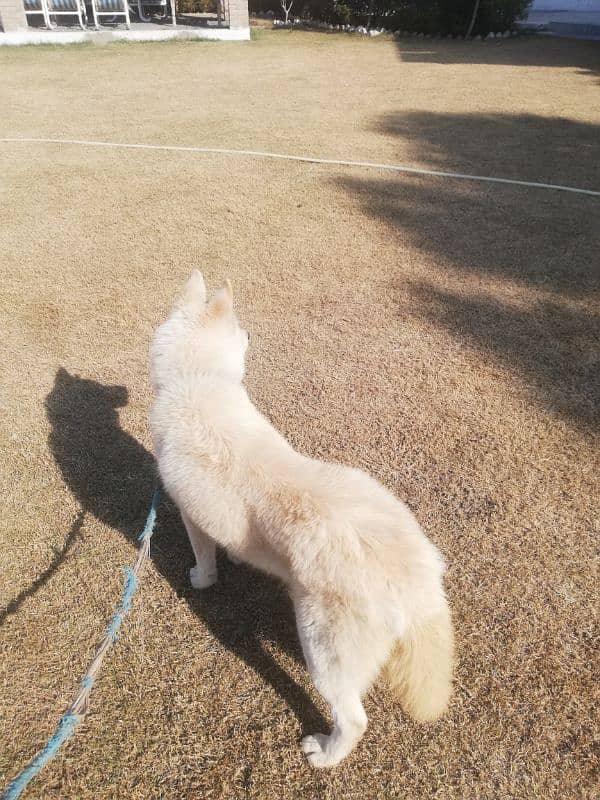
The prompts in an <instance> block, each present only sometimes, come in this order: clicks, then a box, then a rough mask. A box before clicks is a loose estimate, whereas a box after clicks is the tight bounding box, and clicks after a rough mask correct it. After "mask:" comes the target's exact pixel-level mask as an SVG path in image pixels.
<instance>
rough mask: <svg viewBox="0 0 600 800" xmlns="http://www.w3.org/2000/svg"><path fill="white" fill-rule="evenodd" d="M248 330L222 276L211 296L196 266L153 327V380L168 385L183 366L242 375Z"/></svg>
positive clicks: (238, 378)
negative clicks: (164, 316)
mask: <svg viewBox="0 0 600 800" xmlns="http://www.w3.org/2000/svg"><path fill="white" fill-rule="evenodd" d="M248 338H249V337H248V333H247V332H246V331H245V330H243V329H242V328H241V327H240V325H239V323H238V320H237V318H236V316H235V314H234V311H233V292H232V290H231V284H230V283H229V281H227V282H226V284H225V286H224V287H223V288H222V289H219V290H218V291H217V292H216V293H215V294H214V295H213V297H211V299H210V300H208V299H207V295H206V285H205V283H204V278H203V277H202V273H201V272H199V270H194V272H193V273H192V276H191V278H190V279H189V280H188V282H187V283H186V285H185V287H184V289H183V292H182V294H181V297H180V298H179V300H178V301H177V302H176V303H175V306H174V308H173V310H172V311H171V314H170V315H169V317H168V319H167V321H166V322H164V323H163V324H162V325H161V326H160V327H159V328H158V330H157V331H156V333H155V335H154V339H153V341H152V346H151V349H150V358H151V371H152V383H153V385H154V386H155V388H158V387H160V386H165V385H167V384H168V383H169V382H170V380H171V379H175V378H176V377H179V376H180V375H181V374H182V373H183V372H189V371H194V372H207V373H216V374H219V375H222V376H224V377H226V378H229V379H231V380H235V381H238V382H239V381H241V380H242V378H243V377H244V360H245V356H246V350H247V348H248Z"/></svg>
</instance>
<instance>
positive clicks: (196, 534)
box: [181, 513, 217, 589]
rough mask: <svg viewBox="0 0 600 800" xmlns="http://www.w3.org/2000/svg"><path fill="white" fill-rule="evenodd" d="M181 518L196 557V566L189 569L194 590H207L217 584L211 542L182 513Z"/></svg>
mask: <svg viewBox="0 0 600 800" xmlns="http://www.w3.org/2000/svg"><path fill="white" fill-rule="evenodd" d="M181 518H182V519H183V524H184V525H185V529H186V531H187V535H188V537H189V540H190V544H191V545H192V550H193V551H194V555H195V556H196V566H195V567H192V568H191V569H190V583H191V584H192V586H193V587H194V589H208V587H209V586H212V585H213V583H216V582H217V554H216V547H215V543H214V542H213V540H212V539H211V538H210V537H209V536H207V535H206V534H205V533H204V531H202V530H200V528H199V527H198V526H197V525H195V524H194V523H193V522H192V521H191V520H190V519H189V517H187V516H186V515H185V514H183V513H182V515H181Z"/></svg>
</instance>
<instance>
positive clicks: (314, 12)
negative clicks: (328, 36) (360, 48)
mask: <svg viewBox="0 0 600 800" xmlns="http://www.w3.org/2000/svg"><path fill="white" fill-rule="evenodd" d="M186 1H190V0H186ZM530 4H531V0H480V5H479V10H478V13H477V19H476V22H475V27H474V28H473V34H474V35H475V34H482V35H484V36H485V35H486V34H488V33H489V32H490V31H493V32H497V31H505V30H509V29H510V28H511V27H512V26H513V25H514V23H515V21H516V20H518V19H520V18H522V17H523V16H524V15H525V13H526V11H527V8H528V6H529V5H530ZM474 5H475V0H341V2H336V0H295V2H294V5H293V7H292V12H291V16H301V17H305V18H308V19H314V20H322V21H324V22H330V23H333V24H343V25H346V24H353V25H366V24H371V25H372V26H382V27H384V28H387V29H388V30H405V31H414V32H416V33H430V34H436V33H441V34H444V35H447V34H453V35H464V34H465V33H466V32H467V29H468V27H469V22H470V20H471V16H472V14H473V8H474ZM250 11H251V12H252V11H254V12H257V11H262V12H265V11H273V12H274V14H275V16H278V17H279V16H282V12H281V6H280V5H279V2H278V0H250Z"/></svg>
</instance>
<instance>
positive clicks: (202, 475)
mask: <svg viewBox="0 0 600 800" xmlns="http://www.w3.org/2000/svg"><path fill="white" fill-rule="evenodd" d="M247 343H248V337H247V334H246V333H245V332H244V331H243V330H241V328H240V327H239V325H238V322H237V320H236V318H235V315H234V313H233V306H232V297H231V288H230V286H227V287H226V288H224V289H222V290H220V292H218V293H217V295H215V297H214V298H213V299H212V300H211V301H210V302H208V303H207V300H206V289H205V286H204V280H203V278H202V276H201V274H200V273H199V272H197V271H196V272H194V274H193V275H192V277H191V278H190V280H189V282H188V284H187V286H186V287H185V289H184V293H183V297H182V298H181V300H180V302H179V303H178V304H177V305H176V306H175V308H174V310H173V311H172V313H171V315H170V316H169V318H168V319H167V321H166V322H165V323H164V324H163V325H162V326H161V327H160V328H159V329H158V331H157V332H156V335H155V337H154V340H153V343H152V348H151V372H152V382H153V385H154V389H155V393H156V400H155V403H154V407H153V410H152V415H151V425H152V432H153V436H154V442H155V450H156V457H157V461H158V467H159V471H160V475H161V478H162V481H163V483H164V486H165V488H166V490H167V491H168V492H169V494H170V496H171V497H172V498H173V500H174V501H175V502H176V503H177V505H178V507H179V509H180V511H181V514H182V518H183V521H184V524H185V526H186V529H187V532H188V534H189V537H190V541H191V544H192V547H193V549H194V553H195V556H196V561H197V564H196V566H195V567H194V568H193V569H192V570H191V574H190V578H191V581H192V585H193V586H194V587H196V588H204V587H207V586H210V585H211V584H212V583H214V582H215V580H216V579H217V572H216V562H215V544H219V545H221V546H222V547H224V548H226V550H227V551H228V553H229V554H230V555H231V556H232V558H234V559H240V560H242V561H245V562H248V563H249V564H252V565H253V566H255V567H258V568H259V569H262V570H264V571H266V572H269V573H271V574H273V575H276V576H277V577H278V578H280V579H281V580H283V581H284V582H285V583H286V584H287V586H288V587H289V591H290V593H291V596H292V599H293V602H294V607H295V610H296V618H297V624H298V632H299V635H300V640H301V642H302V647H303V651H304V654H305V657H306V661H307V664H308V668H309V670H310V673H311V675H312V678H313V680H314V683H315V686H316V687H317V689H318V690H319V691H320V692H321V694H322V695H323V697H324V698H325V700H326V701H327V702H328V703H329V704H330V706H331V709H332V716H333V721H334V727H333V732H332V734H331V735H330V736H324V735H320V734H317V735H314V736H308V737H306V738H305V739H304V740H303V743H302V747H303V750H304V752H305V753H306V754H307V757H308V759H309V761H310V762H311V764H313V765H314V766H317V767H327V766H332V765H334V764H336V763H337V762H339V761H340V760H341V759H342V758H344V757H345V756H346V755H347V754H348V753H349V752H350V750H351V749H352V748H353V747H354V745H355V744H356V742H357V741H358V739H359V738H360V737H361V735H362V734H363V732H364V730H365V728H366V725H367V719H366V715H365V712H364V709H363V706H362V702H361V697H362V695H363V694H364V693H365V692H366V691H367V690H368V689H369V687H370V686H371V685H372V683H373V682H374V681H375V679H376V678H377V675H378V673H379V671H380V669H381V667H382V666H383V665H384V664H385V663H386V662H387V661H388V659H389V658H390V656H391V654H392V650H393V648H395V647H396V648H397V647H399V646H400V647H402V644H403V642H404V643H405V644H406V645H408V644H409V643H411V644H412V647H413V649H412V650H411V651H410V652H411V653H413V652H414V648H417V649H419V648H420V645H419V642H420V641H421V640H422V639H423V638H424V637H423V635H422V634H421V635H420V636H414V635H413V633H414V632H415V631H422V630H428V627H427V625H428V622H429V627H431V625H432V623H431V620H437V619H440V618H442V619H445V620H446V622H445V623H444V624H445V625H446V628H447V630H448V631H449V633H448V634H447V636H446V638H448V639H449V641H450V644H449V645H448V646H447V647H446V649H445V650H444V652H443V653H442V655H441V656H440V655H439V653H438V654H437V656H436V660H437V658H441V659H442V661H444V660H445V663H444V665H443V666H442V668H441V669H442V671H441V673H440V674H438V676H437V677H438V679H437V684H436V682H435V680H434V681H433V683H431V682H428V681H429V678H428V675H429V672H432V673H435V672H436V670H438V666H437V664H431V665H429V667H428V669H427V670H425V672H423V660H422V659H421V661H419V659H418V658H416V657H411V658H408V657H405V658H403V659H401V658H398V657H396V658H395V659H392V660H391V661H390V664H391V663H394V664H396V665H404V666H398V669H403V670H404V669H405V670H406V674H403V675H402V676H396V678H397V680H396V683H397V684H401V683H402V684H403V685H404V690H403V691H405V692H406V691H408V690H407V689H406V686H407V685H410V687H413V688H414V687H416V688H414V692H413V696H412V701H411V702H412V705H411V707H410V710H411V712H413V713H415V715H416V716H417V717H418V716H419V702H420V699H419V698H421V697H423V698H426V702H427V705H428V709H427V714H425V712H423V718H427V719H430V718H433V717H435V716H437V715H439V713H441V712H442V711H443V710H444V708H445V706H446V703H447V700H448V696H449V693H450V674H451V661H452V646H451V628H450V627H449V625H450V623H449V616H448V613H447V604H446V598H445V596H444V591H443V587H442V575H443V571H444V565H443V561H442V559H441V557H440V555H439V553H438V551H437V549H436V548H435V546H434V545H433V544H432V543H431V542H430V541H429V540H428V539H427V538H426V537H425V535H424V534H423V532H422V531H421V529H420V527H419V525H418V523H417V521H416V520H415V518H414V517H413V515H412V514H411V512H410V511H409V510H408V508H407V507H406V506H405V505H404V504H403V503H401V502H400V501H399V500H398V499H397V498H395V497H394V496H393V495H392V494H391V493H390V492H388V491H387V490H386V489H385V488H383V486H381V485H380V484H379V483H377V482H376V481H375V480H373V479H372V478H370V477H369V476H368V475H366V474H365V473H363V472H361V471H359V470H357V469H351V468H350V467H346V466H341V465H339V464H325V463H322V462H320V461H316V460H314V459H311V458H307V457H306V456H304V455H301V454H299V453H297V452H296V451H295V450H294V449H293V448H292V447H291V446H290V445H289V444H288V443H287V442H286V441H285V439H284V438H283V437H282V436H281V435H280V434H279V433H278V432H277V431H276V430H275V429H274V428H273V426H272V425H271V424H270V423H269V422H268V421H267V420H266V419H265V418H264V417H263V416H262V415H261V414H260V413H259V412H258V411H257V409H256V408H255V407H254V406H253V404H252V402H251V401H250V399H249V397H248V395H247V393H246V390H245V389H244V387H243V385H242V379H243V375H244V358H245V353H246V348H247ZM435 625H437V623H435V624H433V627H435ZM427 636H429V634H427ZM427 636H426V637H425V638H427ZM442 639H443V637H442ZM419 652H421V653H423V654H426V653H427V652H429V651H427V650H426V649H422V648H421V649H420V650H419ZM431 652H433V651H431ZM436 652H437V651H436ZM410 664H413V665H419V666H418V667H414V668H412V667H410V666H407V665H410ZM411 669H413V673H411ZM414 670H418V671H419V674H416V673H415V672H414ZM438 672H439V670H438ZM421 673H423V674H421ZM440 675H441V677H440ZM432 687H433V688H432ZM440 687H441V688H440ZM431 691H433V692H434V693H436V694H435V696H434V697H433V699H432V697H431ZM401 696H402V695H401Z"/></svg>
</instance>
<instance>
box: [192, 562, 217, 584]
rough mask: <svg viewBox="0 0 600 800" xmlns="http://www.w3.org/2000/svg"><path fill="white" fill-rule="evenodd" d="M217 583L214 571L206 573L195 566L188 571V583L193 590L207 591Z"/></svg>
mask: <svg viewBox="0 0 600 800" xmlns="http://www.w3.org/2000/svg"><path fill="white" fill-rule="evenodd" d="M216 582H217V573H216V571H211V572H206V571H205V570H203V569H201V568H200V567H198V565H196V566H195V567H192V568H191V569H190V583H191V584H192V586H193V587H194V589H208V587H209V586H212V585H213V584H215V583H216Z"/></svg>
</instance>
